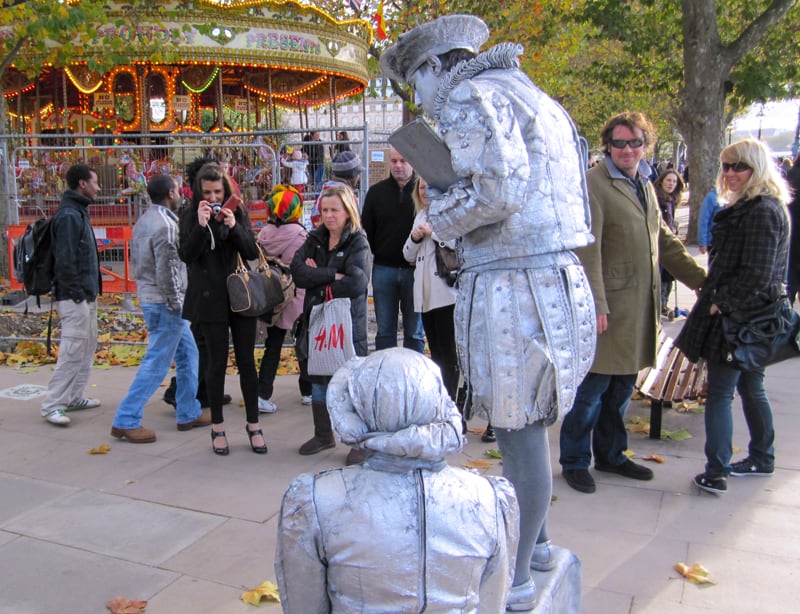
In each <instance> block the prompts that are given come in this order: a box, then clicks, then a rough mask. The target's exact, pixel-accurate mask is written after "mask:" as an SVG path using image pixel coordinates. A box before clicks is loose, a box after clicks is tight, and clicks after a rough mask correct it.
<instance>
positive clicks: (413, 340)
mask: <svg viewBox="0 0 800 614" xmlns="http://www.w3.org/2000/svg"><path fill="white" fill-rule="evenodd" d="M372 299H373V303H374V306H375V319H376V320H377V323H378V332H377V334H376V335H375V349H376V350H384V349H386V348H393V347H396V346H397V308H398V305H399V306H400V312H401V313H402V314H403V347H404V348H408V349H410V350H415V351H417V352H420V353H422V350H423V349H424V348H425V336H424V334H423V332H422V317H421V315H420V314H419V313H417V312H416V311H414V269H413V268H411V267H393V266H383V265H380V264H376V265H374V266H373V267H372Z"/></svg>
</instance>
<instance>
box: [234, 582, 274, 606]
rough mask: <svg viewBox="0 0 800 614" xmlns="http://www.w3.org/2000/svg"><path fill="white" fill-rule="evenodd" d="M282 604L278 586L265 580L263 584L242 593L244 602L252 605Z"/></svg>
mask: <svg viewBox="0 0 800 614" xmlns="http://www.w3.org/2000/svg"><path fill="white" fill-rule="evenodd" d="M265 600H266V601H274V602H276V603H280V602H281V598H280V596H279V594H278V586H277V585H276V584H275V583H274V582H270V581H269V580H264V582H262V583H261V584H259V585H258V586H257V587H255V588H254V589H252V590H249V591H245V592H244V593H242V601H244V602H245V603H249V604H250V605H261V602H262V601H265Z"/></svg>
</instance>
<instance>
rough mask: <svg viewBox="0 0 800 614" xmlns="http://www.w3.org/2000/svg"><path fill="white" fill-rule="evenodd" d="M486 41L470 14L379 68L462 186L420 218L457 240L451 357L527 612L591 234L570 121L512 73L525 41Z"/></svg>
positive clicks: (581, 162)
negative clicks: (582, 258)
mask: <svg viewBox="0 0 800 614" xmlns="http://www.w3.org/2000/svg"><path fill="white" fill-rule="evenodd" d="M488 37H489V30H488V28H487V27H486V25H485V24H484V23H483V21H481V20H480V19H478V18H477V17H474V16H471V15H448V16H445V17H441V18H439V19H436V20H435V21H431V22H429V23H426V24H423V25H421V26H418V27H416V28H414V29H413V30H411V31H409V32H407V33H406V34H404V35H402V36H401V37H400V39H399V40H398V42H397V44H396V45H395V46H393V47H391V48H389V49H388V50H387V51H386V52H385V53H384V54H383V56H382V58H381V68H382V69H383V72H384V73H385V74H386V75H388V76H389V77H391V78H393V79H395V80H398V81H402V82H405V83H408V84H409V85H411V86H412V87H413V88H414V90H415V94H416V101H417V104H419V105H420V106H421V107H422V109H423V110H424V112H425V114H426V115H427V116H428V117H429V118H430V119H431V120H433V122H435V124H436V128H437V129H438V133H439V135H440V136H441V138H442V140H443V141H444V143H445V144H446V145H447V147H448V148H449V150H450V155H451V162H452V166H453V169H454V171H455V174H456V175H457V176H458V177H459V180H458V181H457V182H456V183H455V184H454V185H451V186H450V187H449V188H448V189H447V191H445V192H441V191H438V190H435V189H434V190H431V189H430V187H429V201H430V207H429V212H428V217H429V219H430V223H431V226H432V227H433V230H434V232H435V233H436V234H437V236H438V237H440V238H441V239H443V240H450V239H455V238H457V237H461V242H460V246H459V250H460V255H461V259H462V263H463V268H462V272H461V274H460V276H459V278H458V298H457V302H456V309H455V325H456V340H457V344H458V350H459V361H460V363H461V369H462V373H464V374H465V377H466V378H467V380H468V381H469V384H470V386H471V388H472V404H473V408H474V411H475V412H476V413H477V414H478V415H480V416H482V417H484V418H486V419H489V420H490V421H491V423H492V425H494V427H495V430H496V431H497V440H498V444H499V447H500V451H501V453H502V455H503V475H504V476H505V477H507V478H508V479H509V480H510V481H511V483H512V484H514V487H515V489H516V493H517V499H518V501H519V506H520V540H519V546H518V550H517V560H516V568H515V574H514V582H513V586H512V588H511V592H510V595H509V598H508V603H507V609H509V610H511V611H523V610H528V609H531V608H532V607H533V606H534V604H535V603H536V589H535V586H534V583H533V580H532V579H531V576H530V568H533V569H536V570H540V571H546V570H549V569H552V568H553V566H554V565H555V563H554V557H553V555H552V553H551V551H550V541H549V539H548V537H547V530H546V522H545V521H546V516H547V510H548V507H549V505H550V497H551V492H552V476H551V471H550V456H549V450H548V441H547V432H546V431H547V429H546V427H547V426H548V425H549V424H552V423H553V422H554V421H555V420H556V418H557V416H558V413H559V411H560V412H561V413H562V414H563V413H565V412H567V411H569V409H570V407H571V406H572V401H573V398H574V396H575V391H576V388H577V386H578V384H579V383H580V382H581V380H582V379H583V377H584V375H585V374H586V372H587V371H588V369H589V367H590V366H591V364H592V359H593V354H594V347H595V330H596V327H595V324H596V323H595V310H594V303H593V299H592V295H591V289H590V287H589V285H588V282H587V279H586V277H585V275H584V271H583V268H582V267H581V265H580V262H579V260H578V258H577V257H576V256H575V255H574V254H573V252H572V250H573V249H575V248H579V247H583V246H585V245H588V244H590V243H591V242H592V241H593V237H592V236H591V233H590V214H589V207H588V196H587V192H586V181H585V165H586V159H585V156H584V155H583V154H582V152H581V148H580V142H579V137H578V134H577V132H576V129H575V126H574V124H573V123H572V120H571V119H570V118H569V116H568V115H567V113H566V111H564V109H563V108H561V106H559V105H558V104H557V103H556V102H555V101H553V100H552V99H551V98H549V97H548V96H547V95H546V94H545V93H544V92H542V91H541V90H540V89H539V88H537V87H536V86H535V85H534V84H533V83H532V82H531V81H530V80H529V79H528V77H527V76H526V75H525V74H524V73H523V72H522V71H521V70H520V69H519V60H518V59H517V58H518V56H519V55H520V54H521V53H522V47H521V46H520V45H517V44H512V43H504V44H500V45H497V46H494V47H491V48H490V49H488V50H487V51H484V52H482V53H479V52H478V51H479V49H480V47H481V46H482V45H483V44H484V43H485V42H486V41H487V39H488ZM420 172H421V173H422V174H423V176H424V172H422V170H420ZM429 183H430V182H429Z"/></svg>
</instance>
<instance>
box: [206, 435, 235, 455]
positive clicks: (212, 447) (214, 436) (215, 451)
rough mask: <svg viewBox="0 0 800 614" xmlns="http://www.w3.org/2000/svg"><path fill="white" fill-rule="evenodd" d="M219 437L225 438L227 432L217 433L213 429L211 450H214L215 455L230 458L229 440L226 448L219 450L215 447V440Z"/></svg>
mask: <svg viewBox="0 0 800 614" xmlns="http://www.w3.org/2000/svg"><path fill="white" fill-rule="evenodd" d="M217 437H225V431H215V430H214V429H211V449H212V450H214V454H219V455H220V456H228V453H229V452H230V451H231V450H230V448H229V447H228V442H227V439H226V441H225V447H224V448H218V447H217V446H215V445H214V440H215V439H216V438H217Z"/></svg>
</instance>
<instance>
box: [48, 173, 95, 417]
mask: <svg viewBox="0 0 800 614" xmlns="http://www.w3.org/2000/svg"><path fill="white" fill-rule="evenodd" d="M67 187H68V189H67V190H66V191H65V192H64V194H63V195H62V196H61V204H60V205H59V207H58V211H56V213H55V215H54V216H53V221H52V223H51V232H52V245H53V257H54V258H53V276H54V278H55V287H54V289H53V299H54V301H55V306H56V310H57V311H58V317H59V319H60V321H61V340H60V342H59V352H58V362H57V363H56V369H55V372H54V373H53V377H52V378H50V383H49V384H48V385H47V392H46V393H45V396H44V401H42V409H41V411H42V417H43V418H44V419H45V420H47V421H48V422H49V423H50V424H55V425H58V426H68V425H69V423H70V422H71V420H70V417H69V416H67V415H66V414H65V413H64V412H68V411H76V410H79V409H91V408H94V407H99V406H100V401H98V400H97V399H89V398H85V397H84V396H83V394H84V389H85V388H86V383H87V382H88V380H89V370H90V369H91V367H92V362H93V361H94V352H95V349H96V347H97V295H98V294H100V291H101V284H102V281H101V278H100V258H99V256H98V254H97V243H96V242H95V239H94V231H93V230H92V224H91V222H90V221H89V204H90V203H92V202H94V200H95V198H97V195H98V194H100V184H99V183H98V182H97V173H95V172H94V171H93V170H92V169H91V168H89V167H88V166H86V165H85V164H75V165H73V166H71V167H70V168H69V170H67Z"/></svg>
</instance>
